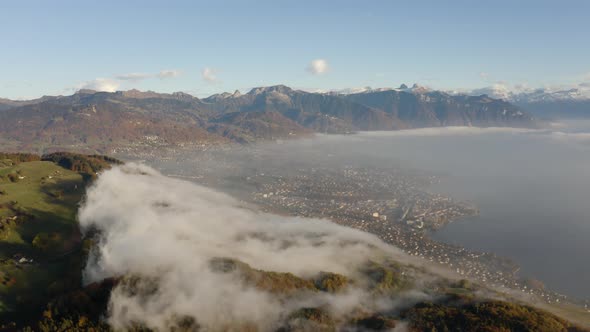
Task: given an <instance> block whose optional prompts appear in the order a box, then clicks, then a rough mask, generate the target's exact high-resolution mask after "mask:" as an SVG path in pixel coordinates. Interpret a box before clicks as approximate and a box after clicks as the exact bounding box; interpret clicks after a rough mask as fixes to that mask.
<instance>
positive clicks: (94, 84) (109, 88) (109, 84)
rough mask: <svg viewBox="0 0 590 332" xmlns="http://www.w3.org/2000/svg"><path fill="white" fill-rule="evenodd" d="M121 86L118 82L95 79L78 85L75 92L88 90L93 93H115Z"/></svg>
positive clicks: (108, 79)
mask: <svg viewBox="0 0 590 332" xmlns="http://www.w3.org/2000/svg"><path fill="white" fill-rule="evenodd" d="M119 86H121V83H120V82H119V81H118V80H114V79H110V78H97V79H95V80H92V81H87V82H84V83H82V84H80V85H79V86H78V88H77V90H80V89H90V90H95V91H105V92H115V91H117V89H118V88H119Z"/></svg>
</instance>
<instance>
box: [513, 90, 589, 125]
mask: <svg viewBox="0 0 590 332" xmlns="http://www.w3.org/2000/svg"><path fill="white" fill-rule="evenodd" d="M511 101H512V102H513V103H515V104H516V105H519V106H521V107H522V108H523V109H525V110H527V111H529V112H531V113H532V114H534V115H536V116H539V117H547V118H589V117H590V89H567V90H558V91H546V90H542V89H541V90H535V91H534V92H531V93H526V94H518V95H515V96H513V97H512V98H511Z"/></svg>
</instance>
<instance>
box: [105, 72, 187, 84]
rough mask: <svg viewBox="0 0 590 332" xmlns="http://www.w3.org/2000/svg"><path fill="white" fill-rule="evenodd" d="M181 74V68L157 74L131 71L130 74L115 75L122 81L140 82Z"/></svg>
mask: <svg viewBox="0 0 590 332" xmlns="http://www.w3.org/2000/svg"><path fill="white" fill-rule="evenodd" d="M178 76H180V71H179V70H162V71H160V72H159V73H157V74H147V73H129V74H122V75H117V76H115V79H118V80H121V81H132V82H138V81H143V80H146V79H150V78H159V79H161V80H163V79H168V78H174V77H178Z"/></svg>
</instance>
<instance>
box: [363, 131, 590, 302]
mask: <svg viewBox="0 0 590 332" xmlns="http://www.w3.org/2000/svg"><path fill="white" fill-rule="evenodd" d="M589 128H590V122H570V123H566V124H563V125H562V126H560V127H559V128H558V129H555V130H547V131H526V130H517V129H515V130H510V129H468V128H448V129H424V130H415V131H409V132H406V133H388V134H379V133H377V134H364V136H365V137H366V138H367V142H371V146H373V148H374V149H375V150H380V149H383V151H384V152H383V153H387V154H390V155H391V156H392V157H395V158H396V159H398V158H399V159H401V160H404V162H405V163H406V165H407V166H410V167H416V168H419V169H423V170H429V171H434V172H438V173H442V174H445V175H446V176H444V177H443V181H442V182H441V184H440V185H438V186H436V187H435V188H434V189H435V190H437V191H441V192H444V193H447V194H450V195H451V196H453V197H454V198H457V199H463V200H467V201H470V202H473V203H475V204H476V205H477V206H478V207H479V208H480V216H478V217H472V218H466V219H464V220H460V221H457V222H454V223H451V224H450V225H448V226H447V227H445V228H444V229H442V230H440V231H438V232H436V233H435V234H433V238H435V239H437V240H440V241H443V242H448V243H453V244H457V245H461V246H465V247H467V248H470V249H475V250H483V251H491V252H494V253H497V254H498V255H500V256H505V257H508V258H511V259H512V260H513V261H515V262H516V263H518V264H519V265H520V266H521V267H522V270H521V271H522V273H521V274H522V275H523V276H527V277H534V278H537V279H540V280H541V281H543V282H544V283H545V284H546V285H548V286H550V287H551V288H553V289H554V290H557V291H560V292H563V293H564V294H566V295H570V296H576V297H578V298H590V285H589V284H588V282H587V281H588V280H590V264H588V263H589V259H588V256H587V253H588V252H589V251H590V241H588V239H589V238H590V220H589V219H590V218H589V217H588V216H590V200H589V197H590V168H589V165H590V133H589V131H588V129H589Z"/></svg>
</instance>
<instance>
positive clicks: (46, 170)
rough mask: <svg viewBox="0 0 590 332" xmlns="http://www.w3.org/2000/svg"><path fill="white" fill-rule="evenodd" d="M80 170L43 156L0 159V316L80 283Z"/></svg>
mask: <svg viewBox="0 0 590 332" xmlns="http://www.w3.org/2000/svg"><path fill="white" fill-rule="evenodd" d="M84 187H85V183H84V180H83V177H82V175H80V174H79V173H77V172H73V171H70V170H67V169H65V168H62V167H60V166H58V165H56V164H55V163H52V162H48V161H32V162H25V163H21V164H16V165H13V163H12V162H11V161H10V160H6V159H5V160H2V161H0V317H2V316H4V315H9V314H10V315H12V317H14V313H15V312H21V309H23V308H27V309H28V310H25V311H22V312H29V313H30V312H31V310H30V309H33V308H36V307H40V306H42V305H44V304H45V303H46V301H47V299H49V298H51V297H52V296H55V295H56V294H59V293H62V292H63V291H66V290H68V289H69V288H70V287H78V286H79V285H80V282H81V276H80V271H81V268H80V267H81V264H82V251H81V250H80V248H81V236H80V232H79V229H78V225H77V222H76V211H77V205H78V203H79V202H80V199H81V197H82V195H83V193H84Z"/></svg>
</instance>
